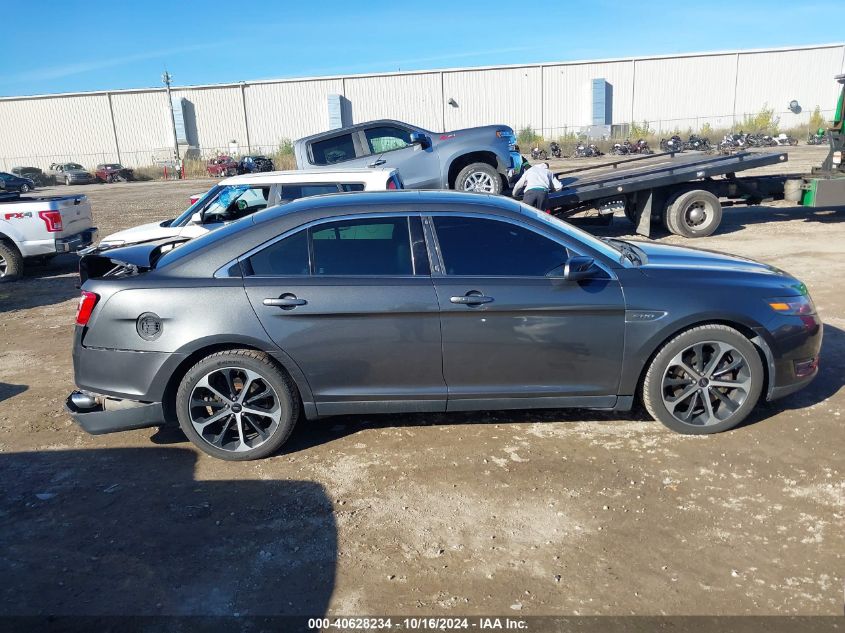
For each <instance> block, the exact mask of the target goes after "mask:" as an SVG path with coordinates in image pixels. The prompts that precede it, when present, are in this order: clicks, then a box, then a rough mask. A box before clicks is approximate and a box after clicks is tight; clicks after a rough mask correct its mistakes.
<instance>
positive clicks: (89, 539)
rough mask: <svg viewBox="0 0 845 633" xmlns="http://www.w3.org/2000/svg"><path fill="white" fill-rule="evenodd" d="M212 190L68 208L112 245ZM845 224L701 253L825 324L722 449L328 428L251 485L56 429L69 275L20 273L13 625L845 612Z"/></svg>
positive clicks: (520, 428) (264, 467)
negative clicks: (807, 372)
mask: <svg viewBox="0 0 845 633" xmlns="http://www.w3.org/2000/svg"><path fill="white" fill-rule="evenodd" d="M811 150H815V151H811ZM789 152H790V154H791V155H795V156H796V157H797V158H798V160H792V161H791V162H790V163H789V168H790V169H791V170H792V171H795V172H800V171H806V170H807V169H808V168H809V166H810V165H813V164H816V163H818V162H819V161H820V159H821V156H822V155H823V153H824V152H823V151H821V152H820V151H819V150H818V149H817V148H803V147H799V148H797V149H796V148H793V149H790V150H789ZM571 164H586V163H578V162H573V163H571ZM210 182H211V181H191V182H172V183H128V184H115V185H99V186H88V187H78V188H75V187H70V188H64V187H61V188H56V189H55V191H57V192H60V193H62V192H66V191H74V190H79V191H84V192H85V193H87V194H88V195H89V197H90V199H91V201H92V204H93V206H94V211H95V217H96V220H97V222H98V225H99V227H100V229H101V235H105V234H107V233H109V232H113V231H115V230H118V229H121V228H125V227H129V226H132V225H135V224H138V223H141V222H145V221H151V220H155V219H165V218H168V217H173V216H174V215H175V214H176V213H177V212H179V211H180V210H181V209H183V208H184V207H185V204H186V201H187V198H188V196H189V195H190V194H192V193H195V192H199V191H202V190H203V189H205V188H207V187H208V186H209V183H210ZM843 219H845V211H843V210H842V209H840V210H808V209H802V208H791V207H789V206H788V205H784V204H779V205H777V206H775V207H752V208H733V209H728V210H726V212H725V219H724V222H723V225H722V227H721V229H720V230H719V232H718V233H717V234H716V235H714V236H712V237H710V238H705V239H701V240H698V241H696V242H695V244H694V245H695V246H700V247H704V248H709V249H716V250H722V251H726V252H730V253H736V254H740V255H745V256H749V257H753V258H755V259H758V260H761V261H765V262H767V263H770V264H773V265H775V266H778V267H781V268H783V269H785V270H787V271H789V272H791V273H794V274H795V275H797V276H798V277H799V278H800V279H802V280H803V281H804V282H806V283H807V285H808V286H809V288H810V291H811V293H812V295H813V297H814V299H815V301H816V303H817V305H818V308H819V311H820V313H821V315H822V317H823V319H824V321H825V324H826V325H825V339H824V348H823V352H822V371H821V374H820V375H819V377H818V378H817V379H816V380H815V382H813V383H812V385H811V386H810V387H809V388H807V389H805V390H804V391H802V392H800V393H798V394H795V395H793V396H791V397H789V398H786V399H784V400H782V401H779V402H777V403H773V404H763V405H761V406H760V407H759V408H758V409H757V410H756V412H755V413H754V414H753V415H752V417H751V419H750V420H749V421H748V423H746V424H744V425H743V426H742V427H741V428H738V429H736V430H733V431H730V432H727V433H723V434H720V435H716V436H708V437H685V436H680V435H676V434H673V433H672V432H670V431H668V430H667V429H665V428H664V427H662V426H661V425H660V424H658V423H654V422H651V421H649V420H648V419H647V417H646V416H645V415H644V414H643V413H642V412H639V411H635V412H633V413H631V414H627V415H619V414H605V413H597V412H593V411H581V410H579V411H571V410H567V411H545V412H524V411H513V412H506V413H477V414H476V413H474V414H452V415H382V416H359V417H343V418H330V419H326V420H323V421H319V422H314V423H308V424H302V425H300V426H299V427H298V428H297V430H296V431H295V432H294V435H293V437H292V439H291V441H290V442H289V443H288V444H287V445H286V446H285V448H284V451H283V452H282V453H281V454H279V455H277V456H275V457H272V458H270V459H266V460H263V461H260V462H251V463H226V462H221V461H218V460H214V459H212V458H210V457H207V456H205V455H204V454H202V453H200V452H198V451H196V450H194V449H193V448H192V446H191V445H190V444H189V443H188V442H187V441H186V440H185V438H184V436H182V435H181V433H179V432H178V431H176V430H163V431H154V430H142V431H133V432H128V433H123V434H117V435H107V436H99V437H92V436H89V435H86V434H85V433H84V432H82V431H81V430H80V429H79V428H77V427H76V426H75V425H74V424H73V422H72V421H71V420H70V419H69V417H68V416H67V415H66V414H65V413H64V411H63V409H62V403H63V401H64V398H65V396H66V395H67V393H68V392H69V391H70V390H71V389H72V388H73V375H72V365H71V357H70V340H71V332H72V329H73V317H74V311H75V307H76V299H77V296H78V290H77V288H76V283H77V279H76V277H75V275H74V260H73V259H72V258H70V257H62V258H58V259H57V260H56V261H55V262H54V263H53V265H51V266H49V267H42V268H31V269H30V270H29V273H28V275H27V277H26V278H25V279H24V280H23V281H21V282H19V283H17V284H14V285H7V286H2V287H0V316H1V317H2V319H0V477H2V481H3V483H4V485H3V487H2V491H0V578H3V579H4V582H3V583H0V615H10V614H48V613H52V614H96V615H103V614H210V615H232V614H236V613H237V614H241V615H255V614H283V613H304V614H307V615H318V614H322V613H331V614H364V613H385V612H391V613H403V614H410V615H422V614H439V615H458V614H465V615H472V614H476V615H478V614H490V613H496V614H505V615H508V614H511V615H543V614H557V615H564V614H568V615H577V614H580V615H593V614H617V615H626V614H655V615H660V614H707V615H710V614H771V615H773V614H802V615H816V614H828V615H834V614H841V613H842V604H843V602H842V600H843V597H842V592H843V574H845V570H844V569H843V553H845V529H843V528H845V521H843V518H844V517H845V474H844V473H843V470H845V467H844V466H843V461H842V457H841V448H842V446H843V438H844V437H845V435H844V434H843V432H842V423H843V419H842V409H843V404H845V392H843V389H842V386H843V381H845V297H843V293H842V288H843V286H842V280H843V279H845V248H843V243H845V224H843V222H842V221H843ZM631 229H632V227H631V225H630V224H627V223H626V222H625V221H624V219H620V218H617V219H616V222H615V224H614V225H613V226H611V227H608V228H604V229H600V230H598V231H599V232H601V233H603V234H613V235H621V236H625V235H630V234H631ZM657 239H659V240H660V241H662V242H666V243H673V244H689V242H686V241H685V240H683V239H681V238H676V237H674V236H665V235H663V234H661V235H659V236H658V238H657Z"/></svg>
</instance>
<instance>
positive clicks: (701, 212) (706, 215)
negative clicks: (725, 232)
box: [665, 189, 722, 237]
mask: <svg viewBox="0 0 845 633" xmlns="http://www.w3.org/2000/svg"><path fill="white" fill-rule="evenodd" d="M665 222H666V228H667V229H669V230H670V231H671V232H672V233H674V234H675V235H681V236H683V237H707V236H708V235H712V234H713V232H714V231H715V230H716V229H717V228H719V224H720V223H721V222H722V204H721V203H720V202H719V199H718V198H717V197H716V196H714V195H713V194H712V193H710V192H709V191H705V190H703V189H695V190H693V191H686V192H684V193H682V194H680V195H679V196H677V197H676V198H675V199H674V200H673V201H672V202H670V203H669V205H668V207H667V208H666V215H665Z"/></svg>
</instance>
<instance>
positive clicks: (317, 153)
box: [311, 134, 355, 165]
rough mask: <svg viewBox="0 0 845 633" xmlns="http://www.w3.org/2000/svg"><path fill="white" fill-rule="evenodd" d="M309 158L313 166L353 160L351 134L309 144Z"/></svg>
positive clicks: (353, 148) (353, 151)
mask: <svg viewBox="0 0 845 633" xmlns="http://www.w3.org/2000/svg"><path fill="white" fill-rule="evenodd" d="M311 157H312V159H313V161H314V164H315V165H333V164H334V163H340V162H343V161H345V160H351V159H353V158H355V144H354V143H353V142H352V134H342V135H340V136H335V137H333V138H328V139H326V140H324V141H315V142H314V143H312V144H311Z"/></svg>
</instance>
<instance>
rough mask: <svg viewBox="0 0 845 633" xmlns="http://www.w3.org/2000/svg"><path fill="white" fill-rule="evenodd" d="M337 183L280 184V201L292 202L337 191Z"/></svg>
mask: <svg viewBox="0 0 845 633" xmlns="http://www.w3.org/2000/svg"><path fill="white" fill-rule="evenodd" d="M337 191H338V189H337V185H336V184H334V183H328V184H325V185H282V191H281V195H280V198H281V203H285V202H292V201H293V200H299V199H300V198H307V197H308V196H319V195H320V194H323V193H337Z"/></svg>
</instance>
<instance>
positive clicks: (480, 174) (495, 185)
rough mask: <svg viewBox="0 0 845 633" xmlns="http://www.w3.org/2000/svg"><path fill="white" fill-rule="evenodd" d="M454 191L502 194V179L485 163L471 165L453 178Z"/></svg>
mask: <svg viewBox="0 0 845 633" xmlns="http://www.w3.org/2000/svg"><path fill="white" fill-rule="evenodd" d="M455 189H457V190H458V191H469V192H475V193H496V194H499V193H502V177H501V176H499V172H497V171H496V169H495V168H494V167H491V166H490V165H488V164H487V163H472V164H470V165H467V166H466V167H464V168H463V169H462V170H461V171H460V172H459V173H458V177H457V178H455Z"/></svg>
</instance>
